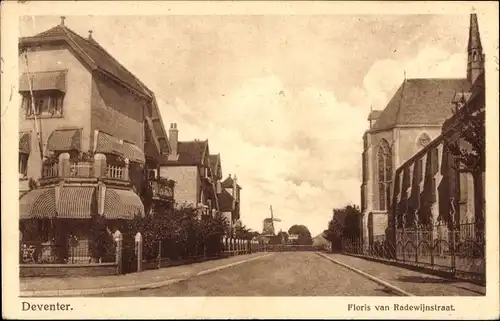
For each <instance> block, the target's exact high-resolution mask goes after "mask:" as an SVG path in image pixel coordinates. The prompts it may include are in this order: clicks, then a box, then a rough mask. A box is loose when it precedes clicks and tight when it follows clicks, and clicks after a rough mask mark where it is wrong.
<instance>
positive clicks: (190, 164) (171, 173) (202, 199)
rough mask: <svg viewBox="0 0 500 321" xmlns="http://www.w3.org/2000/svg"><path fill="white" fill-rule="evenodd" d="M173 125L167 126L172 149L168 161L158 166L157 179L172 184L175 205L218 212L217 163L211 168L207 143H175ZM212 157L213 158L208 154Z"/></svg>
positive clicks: (177, 135)
mask: <svg viewBox="0 0 500 321" xmlns="http://www.w3.org/2000/svg"><path fill="white" fill-rule="evenodd" d="M178 137H179V130H178V129H177V124H175V123H174V124H171V125H170V129H169V142H170V146H171V149H172V152H171V154H170V155H169V156H168V160H167V161H166V162H164V163H163V164H161V166H160V176H165V177H169V178H170V179H172V180H174V181H175V182H176V188H175V201H176V203H177V204H179V205H182V204H185V205H192V206H198V207H203V208H205V210H206V211H209V212H211V211H212V210H219V201H218V198H217V187H216V184H217V182H218V181H219V180H220V178H221V177H222V176H221V175H222V172H221V170H220V163H219V165H216V166H215V167H212V166H211V162H210V158H211V155H210V150H209V146H208V140H192V141H179V140H178ZM212 156H213V155H212Z"/></svg>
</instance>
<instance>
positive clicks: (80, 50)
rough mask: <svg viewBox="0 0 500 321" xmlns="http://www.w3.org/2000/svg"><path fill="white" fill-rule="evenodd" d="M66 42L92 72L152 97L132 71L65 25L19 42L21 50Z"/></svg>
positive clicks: (92, 40)
mask: <svg viewBox="0 0 500 321" xmlns="http://www.w3.org/2000/svg"><path fill="white" fill-rule="evenodd" d="M60 41H63V42H66V43H68V45H69V46H70V47H71V48H72V49H73V50H74V52H75V54H76V55H77V56H78V57H79V58H80V59H81V60H83V61H84V62H85V63H86V64H87V65H88V66H89V67H90V68H91V69H92V70H97V71H100V72H102V73H103V74H105V75H108V76H111V77H112V78H115V80H116V81H119V82H123V83H124V84H126V85H127V86H129V87H131V88H132V89H133V90H135V91H136V92H137V93H139V94H142V95H143V96H146V97H147V98H152V97H151V92H150V90H148V89H147V88H145V86H144V84H142V83H141V81H139V79H137V78H136V77H135V76H134V75H133V74H132V73H131V72H130V71H128V70H127V69H126V68H125V67H123V65H121V64H120V63H119V62H118V61H117V60H116V59H115V58H114V57H113V56H111V55H110V54H109V53H108V52H107V51H106V50H105V49H104V48H103V47H101V46H100V45H99V44H98V43H97V41H95V40H94V39H92V38H91V39H86V38H83V37H82V36H80V35H79V34H77V33H76V32H74V31H73V30H71V29H69V28H68V27H66V26H65V25H63V24H60V25H57V26H55V27H53V28H51V29H49V30H47V31H44V32H42V33H39V34H37V35H35V36H32V37H23V38H21V39H20V41H19V45H20V47H21V48H23V47H28V46H29V45H30V44H34V43H40V42H60Z"/></svg>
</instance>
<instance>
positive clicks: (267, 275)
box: [101, 252, 395, 297]
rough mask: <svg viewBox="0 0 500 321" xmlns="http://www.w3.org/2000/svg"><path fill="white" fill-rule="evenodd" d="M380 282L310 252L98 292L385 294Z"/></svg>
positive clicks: (277, 255)
mask: <svg viewBox="0 0 500 321" xmlns="http://www.w3.org/2000/svg"><path fill="white" fill-rule="evenodd" d="M388 295H395V294H393V293H390V291H388V290H387V289H384V287H383V286H380V285H378V284H377V283H375V282H373V281H370V280H369V279H367V278H365V277H363V276H361V275H359V274H357V273H354V272H352V271H350V270H348V269H345V268H343V267H341V266H339V265H337V264H335V263H332V262H330V261H328V260H326V259H324V258H322V257H320V256H319V255H317V254H315V253H313V252H288V253H272V254H270V255H268V256H266V257H263V258H260V259H257V260H254V261H251V262H247V263H244V264H241V265H238V266H234V267H230V268H227V269H223V270H220V271H217V272H214V273H211V274H207V275H202V276H196V277H193V278H190V279H188V280H185V281H182V282H179V283H175V284H171V285H168V286H164V287H161V288H157V289H148V290H140V291H134V292H123V293H115V294H107V295H101V296H113V297H116V296H388Z"/></svg>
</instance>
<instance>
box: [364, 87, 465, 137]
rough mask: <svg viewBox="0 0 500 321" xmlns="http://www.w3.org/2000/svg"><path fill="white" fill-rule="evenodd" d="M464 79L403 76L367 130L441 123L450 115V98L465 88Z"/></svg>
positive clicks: (452, 106)
mask: <svg viewBox="0 0 500 321" xmlns="http://www.w3.org/2000/svg"><path fill="white" fill-rule="evenodd" d="M469 87H470V84H469V82H468V81H467V79H465V78H464V79H447V78H437V79H426V78H424V79H406V80H405V81H404V82H403V83H402V84H401V86H400V87H399V89H398V90H397V91H396V93H395V94H394V96H393V97H392V99H391V100H390V101H389V103H388V104H387V107H386V108H385V109H384V110H383V111H382V113H381V114H380V116H379V117H378V119H377V121H376V122H375V124H374V125H373V127H372V128H371V129H370V131H377V130H386V129H391V128H393V127H396V126H398V125H441V124H442V123H443V122H444V121H445V120H446V119H447V118H449V117H450V116H451V115H452V112H453V108H454V105H453V104H452V101H453V98H454V97H455V94H456V93H457V92H462V91H467V90H468V89H469Z"/></svg>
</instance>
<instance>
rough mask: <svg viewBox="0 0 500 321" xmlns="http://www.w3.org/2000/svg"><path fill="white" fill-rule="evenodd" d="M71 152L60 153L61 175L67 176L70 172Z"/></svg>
mask: <svg viewBox="0 0 500 321" xmlns="http://www.w3.org/2000/svg"><path fill="white" fill-rule="evenodd" d="M69 158H70V157H69V153H62V154H60V155H59V164H58V165H57V166H58V172H59V177H66V176H69V174H70V163H69Z"/></svg>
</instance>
